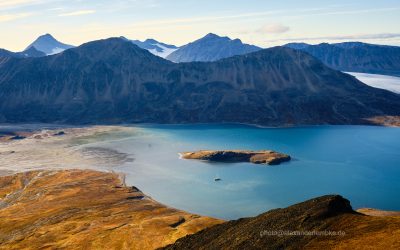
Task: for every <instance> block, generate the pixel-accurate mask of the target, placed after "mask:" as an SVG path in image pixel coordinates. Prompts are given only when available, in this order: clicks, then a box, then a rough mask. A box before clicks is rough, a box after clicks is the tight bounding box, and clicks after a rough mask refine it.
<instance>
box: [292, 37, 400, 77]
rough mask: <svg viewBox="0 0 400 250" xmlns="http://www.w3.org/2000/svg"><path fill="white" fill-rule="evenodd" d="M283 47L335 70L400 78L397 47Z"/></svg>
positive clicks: (399, 51)
mask: <svg viewBox="0 0 400 250" xmlns="http://www.w3.org/2000/svg"><path fill="white" fill-rule="evenodd" d="M285 46H286V47H290V48H293V49H299V50H302V51H305V52H307V53H309V54H310V55H313V56H315V57H316V58H318V59H319V60H321V61H322V62H324V63H325V64H326V65H328V66H329V67H332V68H334V69H337V70H341V71H346V72H362V73H371V74H383V75H394V76H400V47H397V46H385V45H375V44H367V43H360V42H345V43H334V44H328V43H321V44H318V45H310V44H305V43H289V44H287V45H285Z"/></svg>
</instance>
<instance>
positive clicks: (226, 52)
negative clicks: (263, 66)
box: [166, 33, 261, 62]
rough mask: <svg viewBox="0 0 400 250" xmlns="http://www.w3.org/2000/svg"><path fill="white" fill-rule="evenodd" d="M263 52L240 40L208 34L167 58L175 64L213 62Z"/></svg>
mask: <svg viewBox="0 0 400 250" xmlns="http://www.w3.org/2000/svg"><path fill="white" fill-rule="evenodd" d="M258 50H261V48H260V47H257V46H254V45H250V44H244V43H242V41H240V40H239V39H235V40H232V39H230V38H229V37H220V36H217V35H215V34H212V33H210V34H208V35H206V36H205V37H203V38H201V39H198V40H196V41H194V42H192V43H189V44H187V45H184V46H182V47H180V48H179V49H178V50H176V51H174V52H172V53H171V54H170V55H169V56H167V57H166V58H167V59H168V60H170V61H173V62H212V61H217V60H219V59H223V58H228V57H231V56H236V55H244V54H247V53H251V52H255V51H258Z"/></svg>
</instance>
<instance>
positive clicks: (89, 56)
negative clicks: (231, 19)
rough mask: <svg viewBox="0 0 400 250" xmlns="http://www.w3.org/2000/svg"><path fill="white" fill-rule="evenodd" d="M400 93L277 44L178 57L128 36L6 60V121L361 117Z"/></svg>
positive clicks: (274, 121) (345, 120)
mask: <svg viewBox="0 0 400 250" xmlns="http://www.w3.org/2000/svg"><path fill="white" fill-rule="evenodd" d="M381 115H400V95H397V94H394V93H391V92H388V91H385V90H379V89H375V88H371V87H369V86H367V85H365V84H363V83H361V82H360V81H358V80H356V79H355V78H354V77H352V76H350V75H347V74H344V73H341V72H339V71H335V70H332V69H330V68H328V67H326V66H324V65H323V64H322V63H321V62H320V61H318V60H316V59H315V58H314V57H312V56H310V55H308V54H306V53H304V52H301V51H296V50H293V49H290V48H284V47H276V48H271V49H266V50H262V51H258V52H255V53H251V54H247V55H242V56H235V57H231V58H227V59H223V60H219V61H217V62H209V63H199V62H198V63H181V64H175V63H172V62H170V61H167V60H164V59H162V58H160V57H157V56H154V55H152V54H151V53H150V52H148V51H146V50H143V49H141V48H139V47H137V46H136V45H134V44H132V43H131V42H128V41H124V40H123V39H119V38H111V39H107V40H101V41H95V42H90V43H87V44H84V45H82V46H80V47H77V48H74V49H69V50H66V51H64V52H63V53H60V54H57V55H52V56H47V57H41V58H24V59H21V58H11V59H8V60H7V61H6V62H4V63H2V64H0V122H63V123H119V122H152V123H198V122H209V123H216V122H218V123H219V122H240V123H253V124H261V125H270V126H282V125H293V124H296V125H300V124H359V123H365V122H366V121H365V120H364V118H369V117H373V116H381Z"/></svg>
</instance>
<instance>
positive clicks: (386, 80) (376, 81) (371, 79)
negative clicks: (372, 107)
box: [345, 72, 400, 94]
mask: <svg viewBox="0 0 400 250" xmlns="http://www.w3.org/2000/svg"><path fill="white" fill-rule="evenodd" d="M345 73H347V74H350V75H353V76H355V77H356V78H357V79H358V80H360V81H361V82H363V83H365V84H367V85H369V86H371V87H374V88H379V89H386V90H389V91H392V92H395V93H398V94H400V77H395V76H387V75H375V74H366V73H355V72H345Z"/></svg>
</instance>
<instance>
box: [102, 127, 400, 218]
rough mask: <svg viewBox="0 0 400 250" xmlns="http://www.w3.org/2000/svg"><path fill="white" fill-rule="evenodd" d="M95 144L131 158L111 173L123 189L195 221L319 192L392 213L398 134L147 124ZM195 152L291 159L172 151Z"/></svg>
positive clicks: (398, 189) (249, 212) (398, 182)
mask: <svg viewBox="0 0 400 250" xmlns="http://www.w3.org/2000/svg"><path fill="white" fill-rule="evenodd" d="M100 144H101V145H102V146H105V147H111V148H113V149H117V150H119V151H122V152H125V153H129V154H131V157H133V158H134V159H135V160H134V161H133V162H128V163H125V164H124V165H122V166H120V167H118V168H117V169H116V170H118V171H123V172H125V173H127V182H128V184H131V185H135V186H137V187H139V188H140V189H141V190H142V191H144V192H145V193H146V194H148V195H150V196H151V197H152V198H154V199H156V200H158V201H160V202H162V203H164V204H167V205H170V206H173V207H176V208H179V209H183V210H187V211H189V212H193V213H198V214H201V215H208V216H214V217H219V218H224V219H235V218H239V217H246V216H254V215H257V214H259V213H262V212H265V211H267V210H270V209H273V208H279V207H285V206H288V205H291V204H294V203H297V202H301V201H304V200H306V199H309V198H312V197H316V196H320V195H325V194H341V195H343V196H344V197H346V198H348V199H349V200H350V201H351V203H352V205H353V208H359V207H374V208H379V209H385V210H400V199H398V197H399V195H400V129H399V128H385V127H371V126H316V127H299V128H279V129H277V128H257V127H251V126H244V125H243V126H242V125H154V126H153V125H149V126H141V127H139V128H138V129H137V132H136V133H133V134H131V135H127V137H126V138H124V139H118V140H110V141H105V142H101V143H100ZM200 149H252V150H259V149H273V150H276V151H280V152H283V153H287V154H290V155H291V156H292V157H293V160H292V161H291V162H289V163H284V164H282V165H279V166H262V165H254V164H248V163H236V164H223V163H218V164H215V163H214V164H212V163H206V162H201V161H195V160H182V159H179V156H178V153H179V152H183V151H192V150H200ZM216 176H218V177H220V178H221V179H222V181H221V182H215V181H214V178H215V177H216Z"/></svg>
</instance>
